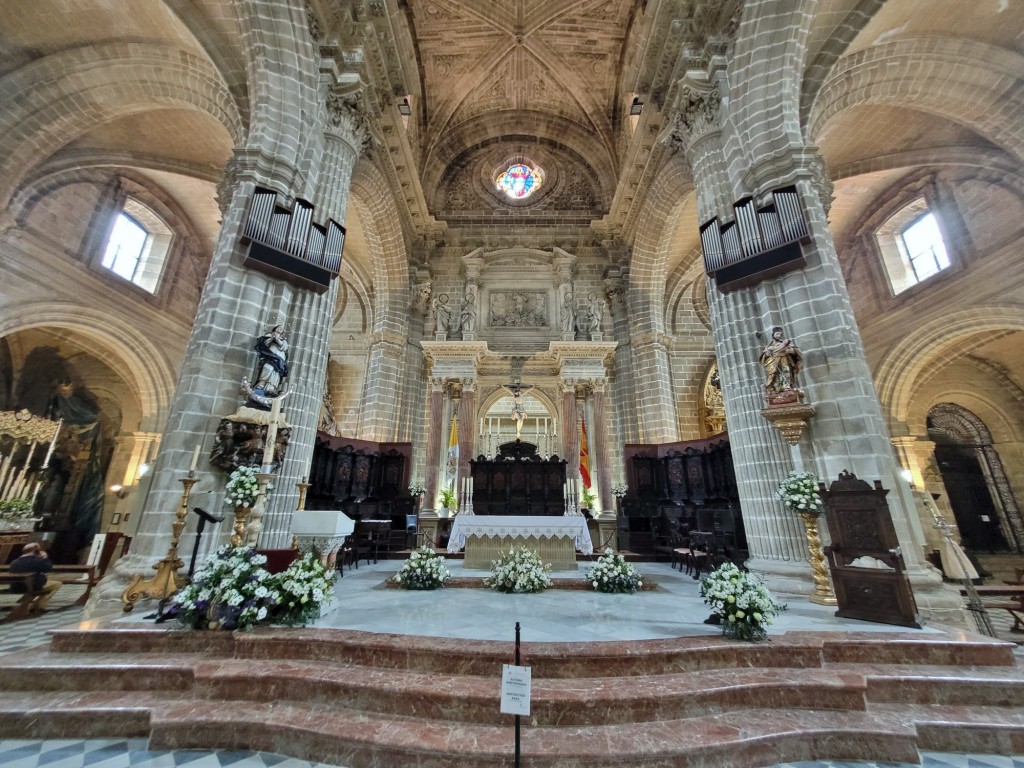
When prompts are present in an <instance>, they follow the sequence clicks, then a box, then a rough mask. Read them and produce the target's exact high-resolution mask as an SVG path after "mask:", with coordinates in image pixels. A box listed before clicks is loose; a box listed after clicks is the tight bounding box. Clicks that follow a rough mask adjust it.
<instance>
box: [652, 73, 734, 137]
mask: <svg viewBox="0 0 1024 768" xmlns="http://www.w3.org/2000/svg"><path fill="white" fill-rule="evenodd" d="M721 107H722V94H721V90H720V88H719V85H718V81H717V80H711V81H706V80H695V79H693V78H691V77H689V76H687V77H684V78H683V79H682V80H681V81H680V82H679V88H678V90H677V92H676V99H675V103H674V104H673V105H672V109H671V110H669V112H670V114H671V117H670V118H669V122H668V125H667V126H666V128H665V130H664V131H662V134H661V137H660V139H661V141H662V142H663V143H664V144H665V145H667V146H668V147H669V148H670V149H672V150H673V151H682V152H683V153H684V154H686V155H689V154H690V153H691V152H692V151H693V148H694V146H696V145H697V143H698V142H699V141H700V140H701V139H703V138H704V137H706V136H709V135H711V134H714V133H718V131H720V130H721V127H722V126H721V119H720V112H721Z"/></svg>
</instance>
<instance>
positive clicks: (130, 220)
mask: <svg viewBox="0 0 1024 768" xmlns="http://www.w3.org/2000/svg"><path fill="white" fill-rule="evenodd" d="M170 244H171V230H170V228H169V227H168V226H167V225H166V224H164V222H163V220H162V219H161V218H160V217H159V216H157V215H156V213H154V212H153V210H152V209H151V208H149V207H148V206H146V205H143V204H142V203H140V202H139V201H138V200H136V199H134V198H131V197H129V198H128V199H127V200H125V202H124V207H123V208H122V210H121V213H119V214H118V216H117V220H116V221H115V222H114V226H113V228H112V229H111V231H110V238H109V239H108V240H107V247H106V250H105V251H104V252H103V259H102V261H101V262H100V263H101V265H102V266H103V268H104V269H108V270H110V271H111V272H113V273H114V274H115V275H117V276H118V277H121V278H123V279H125V280H127V281H129V282H131V283H134V284H135V285H137V286H139V287H140V288H142V289H143V290H145V291H148V292H149V293H156V289H157V286H158V285H159V283H160V275H162V274H163V271H164V262H165V261H166V259H167V252H168V249H169V247H170Z"/></svg>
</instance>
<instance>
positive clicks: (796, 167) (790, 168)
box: [743, 146, 834, 215]
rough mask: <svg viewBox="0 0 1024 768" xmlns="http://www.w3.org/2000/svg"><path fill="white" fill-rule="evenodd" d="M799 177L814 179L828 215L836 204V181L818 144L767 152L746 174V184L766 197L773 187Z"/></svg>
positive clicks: (759, 194) (812, 181)
mask: <svg viewBox="0 0 1024 768" xmlns="http://www.w3.org/2000/svg"><path fill="white" fill-rule="evenodd" d="M798 179H807V180H808V181H810V183H811V186H813V187H814V189H815V191H816V192H817V193H818V197H819V199H820V200H821V204H822V207H823V208H824V209H825V213H826V215H827V214H828V212H829V209H830V208H831V207H832V196H833V192H834V185H833V184H832V180H831V179H830V178H829V175H828V168H827V167H826V166H825V160H824V159H823V158H822V156H821V153H820V152H819V151H818V148H817V147H814V146H807V147H787V148H786V149H782V150H779V151H776V152H773V153H771V154H769V155H765V156H763V157H762V158H760V159H759V160H758V161H757V162H756V163H754V164H753V165H752V166H750V170H748V171H747V172H746V173H745V174H744V176H743V186H744V188H745V189H749V190H751V191H752V192H753V194H754V196H755V197H763V196H764V195H766V194H767V193H768V192H769V191H771V190H773V189H778V188H779V187H785V186H788V185H790V184H793V183H795V182H796V181H797V180H798Z"/></svg>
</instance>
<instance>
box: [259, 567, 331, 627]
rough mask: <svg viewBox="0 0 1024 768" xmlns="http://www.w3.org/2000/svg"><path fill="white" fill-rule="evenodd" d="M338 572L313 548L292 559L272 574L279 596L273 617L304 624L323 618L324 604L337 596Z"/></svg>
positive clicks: (283, 621) (272, 613) (277, 621)
mask: <svg viewBox="0 0 1024 768" xmlns="http://www.w3.org/2000/svg"><path fill="white" fill-rule="evenodd" d="M335 576H336V573H335V572H334V571H330V572H329V571H328V570H327V569H326V568H325V567H324V566H323V564H322V563H321V562H320V558H319V557H317V556H316V555H315V554H313V553H312V552H309V553H307V554H306V555H305V556H304V557H301V558H299V559H297V560H293V561H292V563H291V565H289V566H288V567H287V568H286V569H285V570H283V571H281V573H278V574H276V575H274V576H273V577H271V579H272V580H271V586H272V588H273V589H274V590H275V591H276V592H277V593H278V595H279V596H280V597H279V599H278V603H277V606H276V607H275V608H274V610H273V611H271V620H272V621H273V622H274V623H276V624H287V625H288V626H301V625H303V624H308V623H309V622H311V621H313V620H315V619H318V618H320V615H321V613H322V611H323V606H324V605H325V604H329V603H330V602H331V600H333V599H334V579H335Z"/></svg>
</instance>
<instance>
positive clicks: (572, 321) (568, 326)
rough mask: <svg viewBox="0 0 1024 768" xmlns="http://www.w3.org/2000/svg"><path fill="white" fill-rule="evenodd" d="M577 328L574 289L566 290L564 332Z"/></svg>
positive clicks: (570, 331)
mask: <svg viewBox="0 0 1024 768" xmlns="http://www.w3.org/2000/svg"><path fill="white" fill-rule="evenodd" d="M575 328H576V309H575V307H573V298H572V291H566V292H565V298H564V299H563V300H562V333H572V332H573V331H574V330H575Z"/></svg>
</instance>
